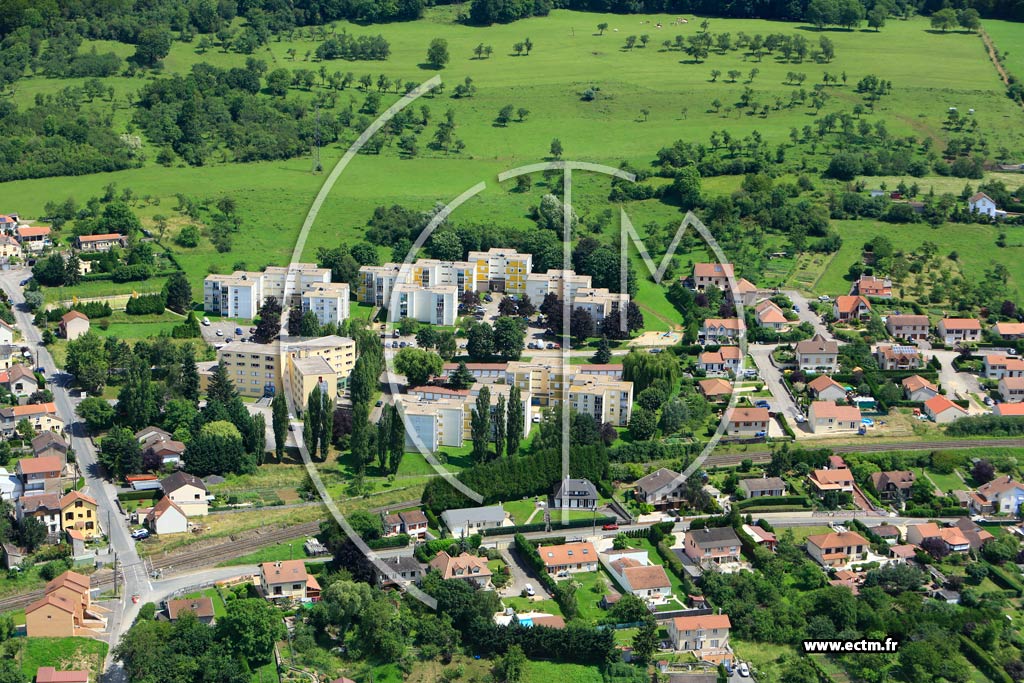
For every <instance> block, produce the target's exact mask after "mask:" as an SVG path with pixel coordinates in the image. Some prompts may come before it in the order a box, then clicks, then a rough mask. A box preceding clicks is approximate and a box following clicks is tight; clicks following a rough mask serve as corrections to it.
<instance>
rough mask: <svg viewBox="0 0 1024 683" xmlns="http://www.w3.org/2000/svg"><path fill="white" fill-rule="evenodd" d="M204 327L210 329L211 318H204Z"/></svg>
mask: <svg viewBox="0 0 1024 683" xmlns="http://www.w3.org/2000/svg"><path fill="white" fill-rule="evenodd" d="M203 325H205V326H207V327H209V326H210V319H209V318H203Z"/></svg>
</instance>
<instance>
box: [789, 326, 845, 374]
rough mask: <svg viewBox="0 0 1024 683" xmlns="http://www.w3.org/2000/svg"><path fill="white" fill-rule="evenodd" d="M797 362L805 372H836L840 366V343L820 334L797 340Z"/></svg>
mask: <svg viewBox="0 0 1024 683" xmlns="http://www.w3.org/2000/svg"><path fill="white" fill-rule="evenodd" d="M795 350H796V363H797V366H798V367H799V368H800V369H801V370H803V371H804V372H835V371H836V369H837V368H838V367H839V343H838V342H835V341H828V340H827V339H825V337H823V336H821V335H820V334H816V335H814V336H813V337H812V338H810V339H806V340H804V341H802V342H797V344H796V347H795Z"/></svg>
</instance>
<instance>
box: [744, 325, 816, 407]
mask: <svg viewBox="0 0 1024 683" xmlns="http://www.w3.org/2000/svg"><path fill="white" fill-rule="evenodd" d="M775 348H776V345H775V344H749V345H748V346H747V353H749V354H750V355H751V357H752V358H753V359H754V363H755V364H756V365H757V371H758V373H759V374H760V376H761V380H762V381H763V382H764V384H765V387H767V389H768V391H770V392H772V398H771V400H770V401H769V403H771V409H772V411H773V412H776V413H782V414H783V415H785V416H786V419H787V420H789V422H790V424H791V425H792V426H794V427H795V420H796V417H797V416H798V415H802V414H803V413H801V412H800V409H799V408H797V405H796V402H795V401H794V400H793V399H792V398H791V397H790V395H789V393H788V392H787V391H786V387H785V386H784V385H783V384H782V371H781V370H779V369H778V368H777V367H776V366H775V364H774V363H772V361H771V354H772V351H774V350H775Z"/></svg>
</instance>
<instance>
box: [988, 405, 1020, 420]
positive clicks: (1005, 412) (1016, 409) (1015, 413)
mask: <svg viewBox="0 0 1024 683" xmlns="http://www.w3.org/2000/svg"><path fill="white" fill-rule="evenodd" d="M992 414H993V415H999V416H1002V417H1024V403H997V404H995V406H994V407H993V408H992Z"/></svg>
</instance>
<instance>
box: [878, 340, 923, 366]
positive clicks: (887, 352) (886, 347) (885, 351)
mask: <svg viewBox="0 0 1024 683" xmlns="http://www.w3.org/2000/svg"><path fill="white" fill-rule="evenodd" d="M875 360H876V361H877V362H878V369H879V370H917V369H918V368H921V367H923V366H924V358H923V357H922V356H921V352H920V351H918V350H917V349H916V348H915V347H913V346H903V345H900V344H882V345H880V346H879V347H878V348H877V349H875Z"/></svg>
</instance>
